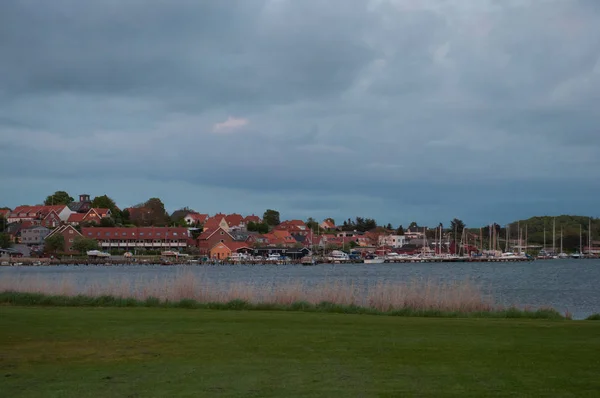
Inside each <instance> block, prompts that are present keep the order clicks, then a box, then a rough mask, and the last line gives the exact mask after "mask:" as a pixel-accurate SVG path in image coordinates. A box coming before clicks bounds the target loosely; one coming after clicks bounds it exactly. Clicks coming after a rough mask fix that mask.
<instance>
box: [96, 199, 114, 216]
mask: <svg viewBox="0 0 600 398" xmlns="http://www.w3.org/2000/svg"><path fill="white" fill-rule="evenodd" d="M92 207H96V208H100V209H109V210H110V212H111V213H112V214H113V215H114V214H115V213H118V212H119V208H118V207H117V204H116V203H115V201H114V200H112V199H111V198H110V197H108V196H107V195H102V196H96V197H95V198H94V200H92Z"/></svg>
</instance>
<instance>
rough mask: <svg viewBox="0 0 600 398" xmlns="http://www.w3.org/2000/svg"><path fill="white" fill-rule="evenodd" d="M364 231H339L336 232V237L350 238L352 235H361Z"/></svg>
mask: <svg viewBox="0 0 600 398" xmlns="http://www.w3.org/2000/svg"><path fill="white" fill-rule="evenodd" d="M363 234H364V232H360V231H340V232H338V233H337V234H336V236H337V237H338V238H352V237H354V236H359V235H363Z"/></svg>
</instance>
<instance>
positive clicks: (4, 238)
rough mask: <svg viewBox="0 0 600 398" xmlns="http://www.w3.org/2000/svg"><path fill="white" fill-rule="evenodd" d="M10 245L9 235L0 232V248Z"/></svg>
mask: <svg viewBox="0 0 600 398" xmlns="http://www.w3.org/2000/svg"><path fill="white" fill-rule="evenodd" d="M11 245H12V242H11V241H10V235H8V234H5V233H0V249H7V248H9V247H10V246H11Z"/></svg>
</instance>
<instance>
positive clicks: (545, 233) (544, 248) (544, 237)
mask: <svg viewBox="0 0 600 398" xmlns="http://www.w3.org/2000/svg"><path fill="white" fill-rule="evenodd" d="M545 251H546V226H545V225H544V252H545Z"/></svg>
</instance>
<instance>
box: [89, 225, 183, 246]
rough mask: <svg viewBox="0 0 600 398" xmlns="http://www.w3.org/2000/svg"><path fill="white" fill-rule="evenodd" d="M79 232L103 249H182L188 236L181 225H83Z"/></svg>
mask: <svg viewBox="0 0 600 398" xmlns="http://www.w3.org/2000/svg"><path fill="white" fill-rule="evenodd" d="M81 234H82V235H83V236H84V237H86V238H90V239H95V240H96V241H98V245H99V246H100V247H101V248H102V249H103V250H110V249H123V250H135V249H147V250H166V249H175V250H177V249H180V250H183V249H186V248H187V246H188V238H189V232H188V229H187V228H181V227H173V228H171V227H137V228H124V227H113V228H110V227H106V228H104V227H84V228H82V229H81Z"/></svg>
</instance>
